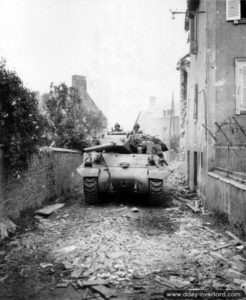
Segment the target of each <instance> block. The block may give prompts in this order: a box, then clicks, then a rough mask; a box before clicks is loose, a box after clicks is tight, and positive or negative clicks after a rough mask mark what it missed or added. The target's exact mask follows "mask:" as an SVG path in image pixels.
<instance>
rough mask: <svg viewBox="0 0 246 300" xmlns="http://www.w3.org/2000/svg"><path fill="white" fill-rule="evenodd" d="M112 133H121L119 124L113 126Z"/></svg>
mask: <svg viewBox="0 0 246 300" xmlns="http://www.w3.org/2000/svg"><path fill="white" fill-rule="evenodd" d="M114 131H117V132H119V131H122V129H121V128H120V124H119V123H116V124H115V125H114Z"/></svg>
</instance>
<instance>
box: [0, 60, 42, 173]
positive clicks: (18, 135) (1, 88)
mask: <svg viewBox="0 0 246 300" xmlns="http://www.w3.org/2000/svg"><path fill="white" fill-rule="evenodd" d="M0 99H1V110H0V127H1V135H0V136H1V137H0V138H1V143H2V144H3V145H4V152H5V156H4V161H5V163H6V167H7V169H8V171H9V172H11V173H13V174H14V175H18V174H19V172H20V171H21V170H23V169H24V168H26V167H27V166H28V160H29V158H30V157H31V156H32V154H33V153H34V152H36V150H37V148H38V146H39V145H40V144H42V131H43V124H44V122H45V120H44V118H43V117H42V116H41V115H40V114H39V111H38V101H37V99H36V93H35V92H32V91H30V90H28V89H27V88H25V87H24V86H23V83H22V81H21V79H20V78H19V77H18V75H17V74H16V73H15V72H13V71H9V70H7V68H6V62H5V61H4V60H1V61H0Z"/></svg>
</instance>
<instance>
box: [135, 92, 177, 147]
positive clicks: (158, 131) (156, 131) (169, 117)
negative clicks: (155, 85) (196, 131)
mask: <svg viewBox="0 0 246 300" xmlns="http://www.w3.org/2000/svg"><path fill="white" fill-rule="evenodd" d="M138 123H139V125H140V129H141V130H142V131H143V132H144V133H146V134H150V135H154V136H156V137H158V138H160V139H161V140H163V142H164V143H165V144H167V145H168V146H170V134H171V135H177V136H178V135H179V117H178V116H175V112H174V103H173V105H172V108H171V109H166V110H164V109H163V107H161V105H160V104H159V103H158V102H157V100H156V98H155V97H150V99H149V107H148V108H147V110H145V111H143V112H142V113H141V115H140V117H139V121H138Z"/></svg>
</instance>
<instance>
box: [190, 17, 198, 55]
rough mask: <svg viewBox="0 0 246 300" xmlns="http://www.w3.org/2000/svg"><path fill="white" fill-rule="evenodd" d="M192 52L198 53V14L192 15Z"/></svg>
mask: <svg viewBox="0 0 246 300" xmlns="http://www.w3.org/2000/svg"><path fill="white" fill-rule="evenodd" d="M190 53H191V54H197V16H195V15H191V16H190Z"/></svg>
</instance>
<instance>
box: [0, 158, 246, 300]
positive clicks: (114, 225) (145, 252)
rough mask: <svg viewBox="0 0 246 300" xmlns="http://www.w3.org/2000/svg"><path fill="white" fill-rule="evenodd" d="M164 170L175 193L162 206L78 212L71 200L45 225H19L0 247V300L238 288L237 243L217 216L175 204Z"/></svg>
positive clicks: (111, 205)
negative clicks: (16, 230) (14, 232)
mask: <svg viewBox="0 0 246 300" xmlns="http://www.w3.org/2000/svg"><path fill="white" fill-rule="evenodd" d="M169 170H172V171H173V172H171V173H170V174H171V175H170V176H169V182H168V184H170V183H171V184H172V185H173V186H174V187H175V186H176V190H175V189H170V193H169V196H167V197H166V204H165V205H163V207H159V208H152V207H148V206H144V205H141V203H140V202H136V201H135V202H134V203H130V201H122V200H120V201H119V200H117V201H112V202H111V201H109V202H108V203H105V204H103V205H102V206H97V207H92V206H91V207H86V206H85V205H83V204H81V201H80V199H79V198H78V197H77V198H76V197H73V198H72V199H70V201H69V202H68V204H67V205H65V206H64V207H63V208H61V209H60V210H58V211H57V212H55V213H53V214H52V215H50V216H49V217H47V218H44V217H41V216H37V215H36V216H35V215H33V216H32V217H31V218H30V217H29V218H28V219H25V218H24V219H23V220H22V221H23V222H24V221H25V220H26V221H25V222H24V223H22V224H21V225H20V226H21V228H19V230H18V232H17V234H16V235H15V236H13V237H12V238H11V239H10V240H9V241H7V242H6V243H5V244H2V245H1V248H0V295H1V300H3V299H52V300H53V299H64V300H65V299H109V298H110V299H165V298H164V297H163V292H164V291H165V290H166V289H169V290H170V289H202V290H213V289H217V290H218V289H229V290H233V289H234V290H235V289H236V290H238V289H240V286H241V288H242V287H244V285H246V275H245V274H246V273H245V260H246V259H245V258H244V256H243V252H242V248H243V247H241V246H240V241H236V240H233V239H232V237H230V236H229V235H228V234H226V232H225V231H226V230H231V229H230V228H229V225H222V224H223V222H220V219H219V218H218V216H214V215H211V214H208V213H203V214H202V213H201V212H199V213H194V212H193V211H192V210H191V209H190V208H189V207H188V206H187V205H186V204H185V202H184V203H181V202H179V201H177V200H175V198H174V196H175V195H182V191H185V181H184V178H183V171H182V166H181V165H180V163H175V164H174V165H171V166H169ZM183 194H184V192H183ZM186 194H187V195H188V196H189V194H190V195H192V196H193V194H192V193H188V190H187V192H186ZM195 199H196V197H195ZM113 200H115V199H114V198H113ZM189 201H190V202H191V203H192V200H189ZM237 245H239V246H237Z"/></svg>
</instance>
